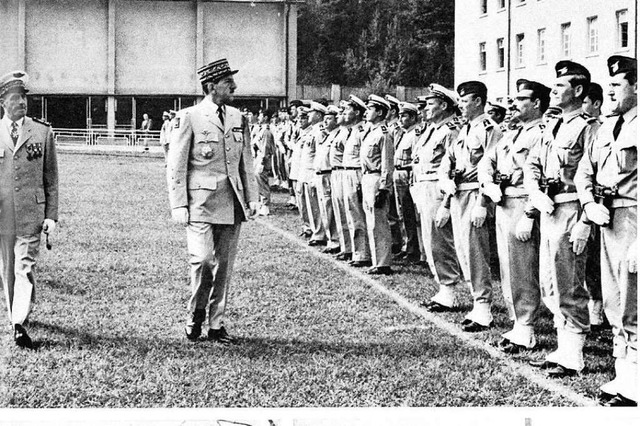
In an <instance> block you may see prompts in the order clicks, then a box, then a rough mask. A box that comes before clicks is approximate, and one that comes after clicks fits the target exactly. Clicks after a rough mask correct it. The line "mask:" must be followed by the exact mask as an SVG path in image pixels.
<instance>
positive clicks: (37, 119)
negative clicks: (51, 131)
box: [32, 117, 51, 127]
mask: <svg viewBox="0 0 640 426" xmlns="http://www.w3.org/2000/svg"><path fill="white" fill-rule="evenodd" d="M32 120H33V121H35V122H36V123H40V124H44V125H45V126H47V127H51V123H47V122H46V121H44V120H42V119H40V118H35V117H34V118H32Z"/></svg>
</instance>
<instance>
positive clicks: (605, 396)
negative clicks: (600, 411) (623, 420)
mask: <svg viewBox="0 0 640 426" xmlns="http://www.w3.org/2000/svg"><path fill="white" fill-rule="evenodd" d="M616 396H617V395H612V394H610V393H607V392H602V391H600V393H599V394H598V397H597V398H596V399H597V400H598V405H601V406H603V407H606V406H607V403H608V402H609V401H611V400H612V399H613V398H615V397H616Z"/></svg>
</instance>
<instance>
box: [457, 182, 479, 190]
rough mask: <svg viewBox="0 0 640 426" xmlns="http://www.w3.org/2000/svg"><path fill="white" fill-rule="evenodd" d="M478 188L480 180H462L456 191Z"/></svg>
mask: <svg viewBox="0 0 640 426" xmlns="http://www.w3.org/2000/svg"><path fill="white" fill-rule="evenodd" d="M478 188H480V182H463V183H461V184H460V185H458V187H457V189H458V191H471V190H472V189H478Z"/></svg>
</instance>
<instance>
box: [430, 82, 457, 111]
mask: <svg viewBox="0 0 640 426" xmlns="http://www.w3.org/2000/svg"><path fill="white" fill-rule="evenodd" d="M461 96H464V95H461ZM456 97H457V96H456V94H455V92H453V91H452V90H449V89H447V88H446V87H444V86H441V85H439V84H436V83H432V84H430V85H429V92H428V93H427V95H426V96H424V98H425V102H426V100H427V99H432V98H438V99H442V100H443V101H445V102H449V103H450V104H451V105H454V106H455V105H457V102H456Z"/></svg>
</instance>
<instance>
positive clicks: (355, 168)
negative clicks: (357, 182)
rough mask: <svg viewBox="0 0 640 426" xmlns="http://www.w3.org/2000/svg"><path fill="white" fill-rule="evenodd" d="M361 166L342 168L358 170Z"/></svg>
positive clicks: (344, 168)
mask: <svg viewBox="0 0 640 426" xmlns="http://www.w3.org/2000/svg"><path fill="white" fill-rule="evenodd" d="M361 168H362V167H343V168H342V169H343V170H360V169H361Z"/></svg>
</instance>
